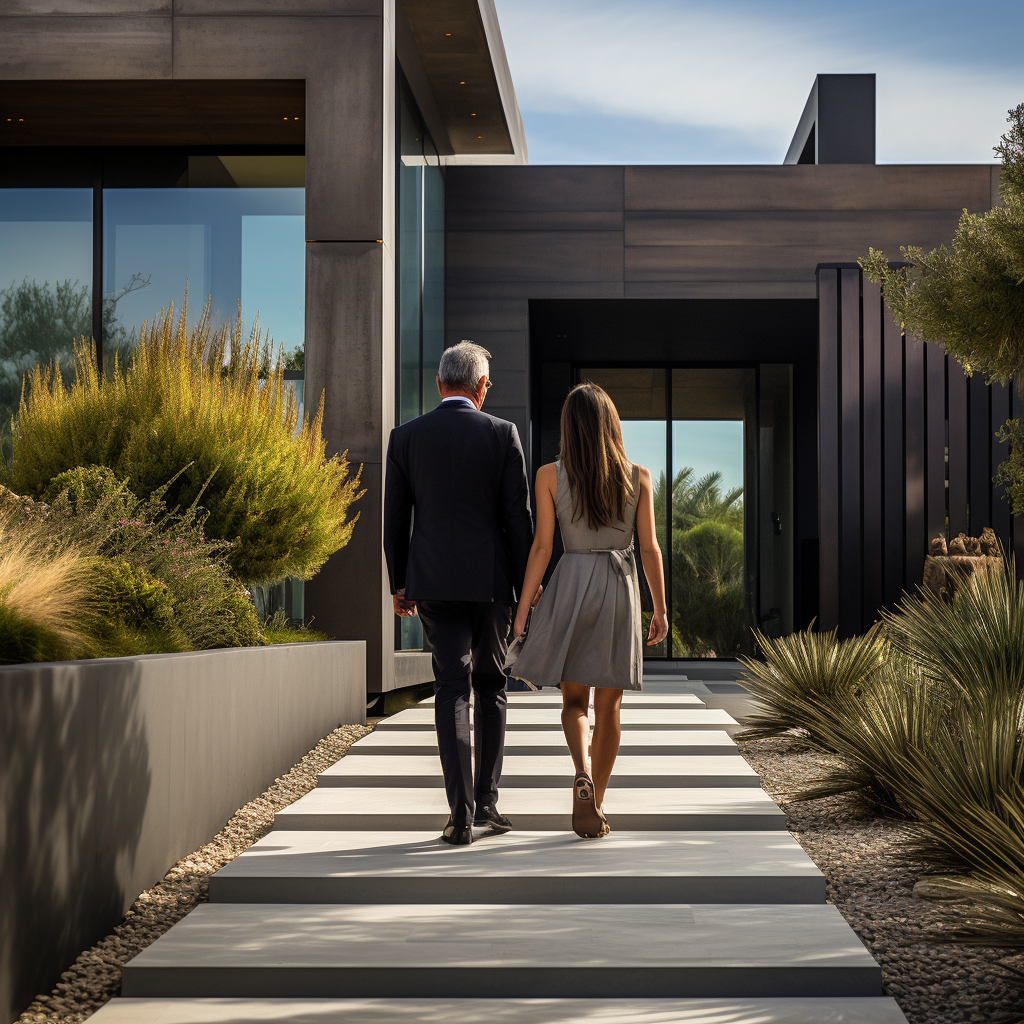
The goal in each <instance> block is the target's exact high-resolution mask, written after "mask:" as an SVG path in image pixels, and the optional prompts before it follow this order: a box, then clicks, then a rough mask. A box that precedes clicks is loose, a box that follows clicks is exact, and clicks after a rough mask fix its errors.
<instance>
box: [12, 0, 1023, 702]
mask: <svg viewBox="0 0 1024 1024" xmlns="http://www.w3.org/2000/svg"><path fill="white" fill-rule="evenodd" d="M874 115H875V95H874V77H873V76H871V75H822V76H819V77H818V79H817V81H816V82H815V83H814V85H813V88H812V91H811V94H810V97H809V99H808V102H807V105H806V107H805V109H804V111H803V112H802V114H801V113H800V112H799V111H796V110H794V111H793V120H794V123H795V124H797V128H796V132H795V135H794V138H793V141H792V145H791V146H790V148H789V153H788V155H787V157H786V161H785V164H784V165H781V166H723V167H710V166H684V167H667V166H628V167H597V166H587V167H556V166H539V167H531V166H529V165H528V163H527V148H526V139H525V137H524V132H523V125H522V120H521V118H520V115H519V111H518V108H517V104H516V98H515V92H514V90H513V84H512V80H511V76H510V74H509V69H508V65H507V62H506V58H505V54H504V50H503V47H502V42H501V33H500V28H499V24H498V19H497V16H496V12H495V8H494V4H493V0H46V2H43V0H12V2H7V3H4V4H3V5H2V7H0V144H2V145H3V147H4V152H3V160H2V161H0V290H4V289H11V288H16V287H17V286H18V285H20V284H23V283H24V282H30V283H32V282H34V283H37V284H39V285H46V287H48V288H50V289H54V288H55V287H56V285H57V284H58V283H63V282H67V286H66V287H67V288H70V289H77V292H76V294H80V296H81V302H82V303H83V304H84V306H83V308H85V309H86V310H87V316H86V321H87V324H86V327H87V329H91V331H92V333H93V335H94V336H95V337H96V338H97V339H99V341H100V347H101V356H100V358H103V355H102V352H103V350H106V351H107V352H108V354H109V352H110V350H112V349H113V348H115V347H118V346H123V345H127V344H130V339H131V334H132V331H133V329H134V328H136V327H137V326H138V324H139V323H140V322H141V321H142V320H143V319H145V318H147V317H152V315H153V314H154V312H155V311H157V310H159V309H160V307H161V306H164V305H166V304H167V303H169V302H172V301H173V302H176V303H178V302H180V299H181V296H182V293H183V290H184V287H185V280H186V278H187V279H188V282H189V289H190V296H191V299H190V301H191V303H192V304H193V305H201V302H199V301H197V297H203V298H205V296H206V295H211V296H212V304H213V307H214V312H215V315H218V316H229V315H231V314H232V313H233V312H234V310H235V308H236V304H237V302H238V300H239V299H241V302H242V307H243V315H245V316H246V317H247V318H251V317H252V315H253V313H254V312H255V310H256V309H257V308H258V309H259V310H260V319H261V322H262V323H263V324H264V325H266V326H267V327H268V328H269V329H270V330H271V331H272V333H273V335H274V338H275V340H276V341H277V342H279V343H281V344H282V345H283V346H284V347H285V349H286V350H294V349H298V348H303V347H304V378H305V379H304V386H305V395H306V398H307V402H308V403H311V402H313V401H315V400H316V398H317V397H318V396H319V395H320V394H321V393H323V394H324V396H325V399H324V400H325V417H324V430H325V434H326V437H327V440H328V446H329V449H331V450H334V451H340V450H347V451H348V453H349V458H350V459H351V460H352V461H353V462H354V463H357V464H362V466H363V482H364V484H365V486H366V488H367V494H366V496H365V497H364V498H363V500H362V502H361V513H362V518H361V520H360V523H359V525H358V527H357V529H356V531H355V534H354V536H353V539H352V541H351V543H350V544H349V545H348V547H346V548H345V549H344V550H343V551H341V552H340V553H339V554H338V555H337V556H335V557H334V558H333V559H332V560H331V561H330V562H329V563H328V565H327V566H326V567H325V568H324V569H323V571H322V572H321V573H320V574H319V575H318V576H317V577H316V578H315V579H314V580H312V581H310V582H309V583H307V584H306V586H305V595H304V601H305V616H306V618H312V619H314V620H315V622H316V625H317V627H318V628H320V629H323V630H325V631H327V632H328V633H330V634H331V635H333V636H335V637H338V638H345V639H356V638H358V639H365V640H366V641H367V645H368V646H367V651H368V665H367V679H368V680H369V686H370V687H371V689H373V690H377V689H379V690H389V689H392V688H394V687H395V686H397V685H403V684H404V683H409V682H418V681H421V680H422V679H423V678H427V677H428V676H429V664H425V657H424V656H423V655H422V654H416V653H414V652H415V649H416V648H417V647H419V646H420V641H419V639H418V636H417V634H416V628H415V624H412V625H407V626H406V627H405V631H404V633H403V632H402V631H400V630H397V629H396V624H395V619H394V617H393V615H392V611H391V602H390V598H389V594H388V585H387V577H386V572H385V570H384V566H383V559H382V553H381V544H380V532H381V497H382V494H381V491H382V487H383V478H382V462H383V453H384V450H385V447H386V444H387V440H388V433H389V431H390V429H391V428H392V426H394V425H395V424H396V423H398V422H401V421H404V420H406V419H408V418H410V417H413V416H416V415H419V414H420V413H421V412H423V411H424V410H427V409H429V408H430V407H432V404H433V403H434V402H435V401H436V393H435V390H434V371H435V367H436V363H437V359H438V357H439V355H440V353H441V351H442V349H443V347H444V345H445V344H446V343H452V342H455V341H458V340H460V339H463V338H468V339H472V340H474V341H477V342H479V343H480V344H483V345H485V346H486V347H487V348H488V349H489V350H490V351H491V352H492V354H493V362H492V376H493V380H494V387H493V389H492V391H491V392H490V397H489V399H488V406H487V408H488V410H489V411H491V412H493V413H495V414H497V415H499V416H505V417H507V418H509V419H511V420H513V421H514V422H515V423H516V424H517V425H518V428H519V432H520V435H521V437H522V438H523V440H524V445H525V447H526V449H527V454H528V457H529V459H530V461H531V463H532V466H533V467H534V468H535V467H536V466H537V465H539V464H540V463H542V462H544V461H547V460H550V459H552V458H553V457H554V454H555V451H556V448H557V432H558V413H559V408H560V405H561V402H562V399H563V398H564V396H565V394H566V392H567V390H568V389H569V388H570V387H571V386H572V385H573V383H574V382H576V381H578V380H580V379H591V380H595V381H598V382H599V383H601V384H603V385H604V386H605V387H606V388H607V389H608V390H609V392H610V393H611V394H612V396H613V398H614V399H615V401H616V403H617V405H618V407H619V410H620V413H621V415H622V418H623V421H624V426H625V431H626V440H627V445H628V446H629V448H630V451H631V453H632V454H633V455H634V457H635V458H636V459H637V460H638V461H643V462H646V463H647V464H648V465H649V466H650V468H651V469H652V471H653V472H654V474H655V476H656V477H657V476H659V474H664V477H665V479H666V481H674V480H676V479H677V478H678V480H679V482H678V484H677V485H676V487H675V490H676V493H677V501H676V502H674V503H673V504H674V506H676V507H675V508H674V510H673V515H672V517H671V518H672V520H673V523H672V534H673V536H672V538H671V540H670V539H669V538H668V537H667V536H665V537H664V538H663V539H662V545H663V547H664V549H665V551H666V555H667V559H668V570H669V573H668V574H669V578H670V581H671V583H670V586H671V591H672V601H673V607H674V609H675V618H676V620H677V624H678V625H679V626H680V630H681V631H680V632H678V633H677V635H675V636H674V637H673V638H672V641H671V645H665V649H664V650H663V651H661V652H660V656H662V657H680V656H693V655H707V654H711V653H714V654H716V655H719V656H722V655H728V654H731V653H735V650H736V649H739V648H740V647H742V644H743V643H744V642H745V641H744V639H743V638H744V637H745V636H747V635H748V633H747V627H748V626H749V625H757V626H759V627H761V628H763V629H765V630H766V631H768V632H771V633H784V632H787V631H789V630H791V629H793V628H796V627H801V626H804V625H806V624H807V623H808V622H809V621H810V620H811V619H813V618H815V617H817V620H818V623H819V624H820V625H821V626H823V627H831V626H835V625H838V626H839V627H840V629H841V630H842V631H843V632H844V633H851V632H854V631H856V630H858V629H860V628H862V627H863V626H864V625H865V624H867V623H869V622H871V621H872V620H873V618H874V616H875V612H876V609H877V608H878V607H879V606H882V605H885V604H891V603H892V602H894V601H895V600H897V599H898V598H899V595H900V593H901V591H902V590H903V589H904V588H906V587H911V586H913V585H914V584H916V583H917V582H919V580H920V576H921V570H922V563H923V558H924V555H925V549H926V543H927V541H928V539H929V538H930V537H932V536H935V535H938V534H942V535H946V534H947V533H948V534H949V535H956V534H957V533H959V532H960V531H967V532H970V533H975V534H976V533H978V532H979V531H980V530H981V529H982V528H983V527H986V526H990V525H991V526H993V527H994V528H995V530H996V532H997V533H998V535H999V536H1000V537H1001V538H1002V540H1003V541H1004V543H1005V544H1007V545H1009V546H1011V547H1014V548H1019V547H1021V546H1024V526H1022V525H1021V523H1020V522H1017V521H1015V520H1012V518H1011V516H1010V514H1009V509H1008V506H1007V504H1006V502H1005V501H1004V500H1003V498H1002V497H1001V495H1000V494H998V493H996V491H995V490H994V489H993V486H992V483H991V480H992V476H993V473H994V472H995V470H996V468H997V466H998V463H999V461H1000V459H1001V458H1002V457H1003V449H1002V448H1000V446H999V445H998V443H997V442H996V439H995V431H996V429H997V428H998V427H999V425H1000V424H1001V423H1002V422H1004V421H1005V420H1006V418H1007V417H1008V416H1009V415H1010V414H1011V411H1012V408H1013V407H1014V405H1015V403H1016V401H1017V399H1016V398H1015V397H1011V393H1010V391H1009V390H1007V389H1002V388H989V387H987V386H986V385H985V384H984V382H983V381H981V380H980V379H978V378H973V379H967V378H965V377H964V375H963V373H962V372H961V371H960V369H959V367H958V366H957V364H956V363H955V362H953V361H952V360H949V359H947V358H946V356H945V355H944V353H943V351H942V350H941V349H939V348H938V347H935V346H925V345H922V344H921V343H919V342H917V341H915V340H913V339H908V338H904V337H903V336H902V334H901V331H900V328H899V325H898V324H895V323H893V322H892V320H891V319H890V318H889V317H888V315H887V313H886V310H885V309H884V307H883V304H882V302H881V298H880V296H879V292H878V289H877V288H876V287H874V286H873V285H871V284H870V283H868V282H866V281H864V280H863V278H862V275H861V273H860V271H859V270H858V268H857V265H856V260H857V258H858V257H859V256H861V255H862V254H864V253H865V252H866V251H867V249H868V247H869V246H874V247H875V248H881V249H884V250H885V251H887V252H891V253H893V254H896V253H897V251H898V246H899V245H900V244H917V245H921V246H924V247H926V248H930V247H933V246H935V245H938V244H940V243H942V242H943V241H946V240H948V238H949V237H950V235H951V234H952V231H953V229H954V227H955V224H956V222H957V218H958V216H959V214H960V211H961V210H963V209H965V208H966V209H968V210H971V211H982V210H986V209H988V208H990V207H991V206H992V205H993V204H994V203H995V202H996V200H997V184H998V169H997V168H995V167H990V166H981V165H977V166H934V165H930V166H878V165H876V164H875V143H874V133H875V116H874ZM70 343H71V339H70V337H69V338H68V339H67V344H68V347H70ZM43 354H45V355H48V354H51V353H43ZM39 355H40V353H39V352H38V351H36V349H30V348H26V350H25V351H19V352H15V351H5V352H3V353H0V360H2V366H3V370H4V372H5V373H6V374H7V375H8V377H11V380H4V381H2V382H0V383H2V385H3V387H4V389H5V393H4V394H3V395H0V400H5V401H7V402H8V403H10V401H12V400H13V399H12V398H11V397H10V395H11V394H13V393H14V392H13V391H12V388H13V387H14V382H15V381H16V378H17V373H18V372H19V371H20V370H21V369H23V367H24V364H25V363H26V361H28V362H31V361H32V360H34V359H35V358H38V357H39ZM716 459H717V460H718V461H717V462H716V461H715V460H716ZM686 470H689V471H690V472H689V474H687V473H686ZM714 471H718V472H721V474H722V475H721V479H720V480H718V482H717V490H716V488H715V486H714V485H715V481H714V480H710V481H706V482H705V484H704V486H703V487H699V486H697V484H698V478H700V477H703V476H706V474H707V473H710V472H714ZM738 488H742V495H741V496H737V495H736V494H735V489H738ZM730 489H732V490H733V491H734V493H733V494H731V495H730V494H728V493H727V492H728V491H729V490H730ZM671 490H672V488H671V487H668V486H665V487H663V489H662V491H661V495H662V499H661V500H662V504H663V516H664V517H665V518H666V519H667V518H668V517H667V511H666V508H667V504H668V495H669V492H670V491H671ZM702 501H703V504H702ZM712 507H713V508H714V509H717V512H714V514H710V513H709V512H708V509H709V508H712ZM708 523H710V524H711V525H710V526H709V525H708ZM666 529H667V527H666ZM694 530H696V531H697V532H696V533H694V532H693V531H694ZM709 560H710V561H709ZM712 562H713V563H714V564H711V563H712ZM702 574H703V575H702ZM698 584H699V585H700V586H701V587H704V588H705V589H704V590H701V591H700V592H699V594H698V595H697V596H698V597H699V602H698V603H699V604H700V606H701V607H702V608H704V609H705V610H707V609H708V608H710V609H712V611H713V612H714V615H713V618H714V619H715V621H716V622H718V623H721V622H725V623H726V624H727V625H728V626H729V628H730V629H732V633H729V632H728V630H727V631H725V632H724V633H722V634H721V635H720V636H718V637H717V638H716V639H714V640H713V641H711V640H709V638H708V636H704V637H703V638H697V639H696V640H695V639H693V638H691V637H687V636H685V635H684V632H685V630H684V628H683V627H685V626H686V619H687V614H688V613H687V614H684V611H685V609H686V608H688V607H689V605H688V602H689V603H690V605H692V604H693V603H694V600H695V598H694V594H695V593H696V591H695V590H694V588H695V587H697V586H698ZM711 601H717V602H719V603H718V604H710V603H709V602H711ZM403 647H404V648H406V653H401V651H402V648H403ZM396 651H397V652H398V653H396Z"/></svg>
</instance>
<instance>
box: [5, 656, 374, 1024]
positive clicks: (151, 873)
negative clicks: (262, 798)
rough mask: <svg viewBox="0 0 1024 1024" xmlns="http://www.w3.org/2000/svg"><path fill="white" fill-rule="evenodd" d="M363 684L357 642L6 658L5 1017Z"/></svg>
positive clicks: (351, 708)
mask: <svg viewBox="0 0 1024 1024" xmlns="http://www.w3.org/2000/svg"><path fill="white" fill-rule="evenodd" d="M365 695H366V652H365V644H364V643H363V642H362V641H358V642H329V643H316V644H287V645H283V646H279V647H248V648H237V649H232V650H218V651H203V652H197V653H189V654H166V655H148V656H146V657H139V658H110V659H99V660H94V661H77V662H57V663H51V664H40V665H18V666H9V667H5V668H0V1021H4V1022H7V1021H11V1020H13V1019H14V1018H15V1017H16V1016H17V1015H18V1013H19V1012H20V1011H21V1009H22V1008H23V1007H24V1006H25V1005H26V1004H27V1003H28V1002H29V1000H30V999H31V998H32V997H33V996H34V995H35V994H36V993H37V992H41V991H47V990H49V988H50V987H51V986H52V985H53V983H54V982H55V981H56V980H57V977H58V975H59V974H60V972H61V971H62V970H64V969H65V968H66V966H67V964H68V963H70V961H71V960H72V959H73V958H74V957H75V956H76V955H77V954H78V953H79V952H80V951H81V950H82V949H84V948H86V947H87V946H88V945H90V944H91V943H93V942H95V941H96V940H97V939H99V938H100V937H101V936H102V935H104V934H105V933H106V932H107V931H109V929H110V927H111V926H112V925H114V924H115V923H116V922H117V921H118V920H119V919H120V918H121V916H122V915H123V914H124V911H125V910H126V909H127V908H128V907H129V906H130V905H131V903H132V902H133V900H134V899H135V897H136V896H138V894H139V893H140V892H141V891H142V890H143V889H146V888H148V887H149V886H151V885H153V884H154V883H155V882H157V881H158V880H159V879H160V878H161V877H162V876H163V875H164V874H165V873H166V871H167V869H168V868H169V867H170V866H171V864H173V863H174V862H175V861H176V860H178V859H180V858H181V857H182V856H183V855H184V854H186V853H188V852H190V851H191V850H194V849H195V848H196V847H198V846H201V845H202V844H203V843H205V842H207V841H209V839H210V838H211V837H212V836H213V835H214V834H215V833H216V832H217V831H219V830H220V828H221V827H222V826H223V824H224V822H225V821H226V820H227V818H228V817H229V816H230V815H231V814H232V813H233V812H234V811H235V810H237V809H238V808H239V807H240V806H241V805H242V804H244V803H246V802H247V801H249V800H251V799H252V798H253V797H254V796H256V795H258V794H259V793H260V792H262V791H263V790H264V789H265V788H266V787H267V786H268V785H269V784H270V783H271V782H272V781H273V780H274V779H275V778H276V777H277V776H278V775H280V774H281V773H282V772H284V771H286V770H287V769H288V768H289V767H290V766H291V765H292V764H294V763H295V761H296V760H297V759H298V758H299V757H300V756H302V755H303V754H304V753H306V751H308V750H309V749H310V748H311V747H312V746H313V745H314V744H315V743H316V741H317V740H318V739H320V738H321V737H322V736H324V735H326V734H327V733H328V732H330V731H331V730H332V729H334V728H336V727H337V726H338V725H343V724H352V723H362V722H365V721H366V703H365Z"/></svg>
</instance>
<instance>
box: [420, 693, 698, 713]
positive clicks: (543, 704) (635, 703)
mask: <svg viewBox="0 0 1024 1024" xmlns="http://www.w3.org/2000/svg"><path fill="white" fill-rule="evenodd" d="M506 697H507V699H508V706H509V707H510V708H561V707H562V695H561V693H559V692H558V691H557V690H549V691H545V692H543V693H509V694H506ZM419 706H420V707H433V706H434V698H433V697H426V698H424V699H423V700H421V701H420V704H419ZM622 706H623V707H624V708H648V709H650V708H702V707H704V706H705V704H704V701H703V700H701V699H700V697H698V696H697V695H696V694H694V693H632V692H630V691H629V690H627V691H626V692H625V693H623V695H622Z"/></svg>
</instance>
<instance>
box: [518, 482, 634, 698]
mask: <svg viewBox="0 0 1024 1024" xmlns="http://www.w3.org/2000/svg"><path fill="white" fill-rule="evenodd" d="M555 465H556V467H557V469H558V485H557V497H556V501H555V510H556V512H557V515H558V525H559V528H560V530H561V533H562V543H563V545H564V546H565V554H564V555H562V557H561V559H559V562H558V565H557V566H555V571H554V572H553V573H552V575H551V580H550V581H549V583H548V585H547V587H545V589H544V593H543V594H542V595H541V599H540V601H539V603H538V604H537V607H536V608H534V610H533V615H532V617H531V620H530V630H529V634H528V635H527V637H526V640H525V641H524V643H523V646H522V649H521V651H520V653H519V657H518V658H517V659H516V662H515V664H514V665H511V666H510V668H509V670H508V671H509V674H510V675H512V676H514V677H515V678H517V679H523V680H525V681H526V682H528V683H530V684H531V685H532V686H557V685H558V684H559V683H560V682H562V681H563V680H566V681H568V682H572V683H579V684H580V685H581V686H602V687H609V688H611V689H615V690H639V689H640V688H641V686H642V683H643V637H642V632H641V622H640V589H639V585H638V582H637V564H636V558H635V556H634V553H633V523H634V520H635V519H636V505H637V500H638V499H639V496H640V487H639V480H640V471H639V468H638V467H636V466H634V467H633V497H632V498H631V499H630V500H629V502H628V503H627V504H626V508H625V517H624V519H623V520H622V521H621V522H620V523H617V524H615V525H613V526H605V527H601V528H600V529H598V530H592V529H590V527H588V526H587V522H586V519H581V520H579V519H578V520H576V521H575V522H573V516H572V494H571V493H570V490H569V479H568V477H567V476H566V473H565V469H564V467H563V466H562V463H561V462H557V463H555Z"/></svg>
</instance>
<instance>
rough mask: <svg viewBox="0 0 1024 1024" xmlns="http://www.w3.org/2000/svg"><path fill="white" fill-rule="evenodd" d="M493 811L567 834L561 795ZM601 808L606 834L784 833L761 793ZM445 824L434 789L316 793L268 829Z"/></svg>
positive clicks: (509, 794) (619, 795)
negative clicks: (605, 818)
mask: <svg viewBox="0 0 1024 1024" xmlns="http://www.w3.org/2000/svg"><path fill="white" fill-rule="evenodd" d="M498 806H499V808H500V809H501V811H502V813H503V814H507V815H508V816H509V817H510V818H511V819H512V823H513V824H514V825H515V827H516V828H517V829H522V830H524V831H531V832H570V831H571V830H572V793H571V792H570V790H569V789H568V788H566V789H565V790H559V789H542V788H537V789H534V788H529V789H527V788H520V787H513V786H509V787H502V789H501V795H500V797H499V801H498ZM604 809H605V813H606V814H607V815H608V818H609V821H610V822H611V826H612V828H614V829H616V830H619V831H623V832H630V831H642V832H648V831H659V832H665V831H692V830H694V829H700V830H702V831H704V830H713V831H749V830H755V831H760V830H765V829H770V830H773V831H774V830H777V829H783V830H784V829H785V828H786V816H785V815H784V814H783V813H782V811H781V810H780V808H779V807H778V805H777V804H776V803H775V801H774V800H772V798H771V797H770V796H768V794H767V793H765V792H764V790H761V789H748V788H730V789H722V788H714V789H713V788H705V789H699V788H692V789H621V788H620V789H609V790H608V794H607V796H606V797H605V804H604ZM447 821H448V804H447V801H446V799H445V794H444V790H443V789H440V788H436V789H435V788H422V787H421V788H412V787H404V788H394V789H390V788H386V787H365V788H364V787H353V788H332V787H322V788H317V789H314V790H313V791H312V792H311V793H307V794H306V795H305V796H303V797H300V798H299V799H298V800H296V801H295V803H293V804H291V805H289V806H288V807H285V808H283V809H282V810H280V811H278V812H277V815H276V816H275V818H274V827H275V828H278V829H312V830H315V831H324V830H331V829H345V830H346V831H368V832H392V831H395V832H414V831H419V830H421V829H422V830H429V831H434V830H436V831H437V832H438V833H440V831H441V829H442V828H444V826H445V823H446V822H447Z"/></svg>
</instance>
